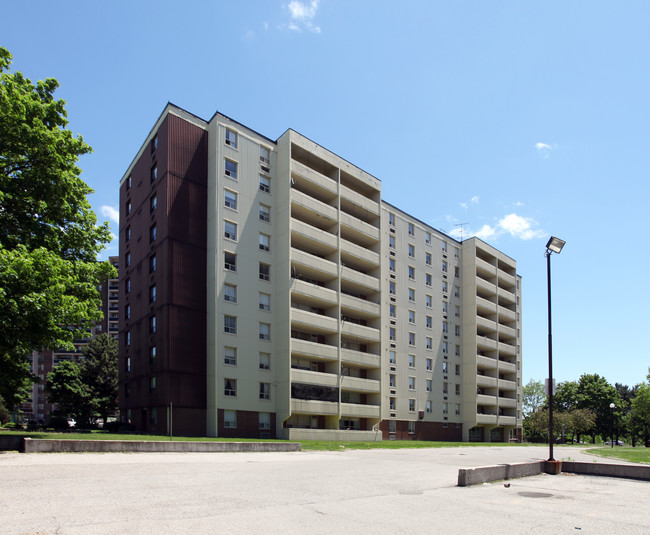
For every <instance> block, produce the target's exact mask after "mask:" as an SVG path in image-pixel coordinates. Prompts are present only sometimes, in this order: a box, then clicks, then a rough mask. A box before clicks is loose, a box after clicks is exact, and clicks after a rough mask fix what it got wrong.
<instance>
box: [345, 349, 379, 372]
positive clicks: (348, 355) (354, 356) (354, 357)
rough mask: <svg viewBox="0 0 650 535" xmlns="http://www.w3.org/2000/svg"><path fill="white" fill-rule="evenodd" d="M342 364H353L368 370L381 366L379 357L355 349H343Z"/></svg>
mask: <svg viewBox="0 0 650 535" xmlns="http://www.w3.org/2000/svg"><path fill="white" fill-rule="evenodd" d="M341 362H342V363H343V364H345V365H350V364H352V365H356V366H363V367H368V368H379V367H380V366H381V359H380V358H379V355H374V354H373V353H364V352H363V351H355V350H353V349H343V348H341Z"/></svg>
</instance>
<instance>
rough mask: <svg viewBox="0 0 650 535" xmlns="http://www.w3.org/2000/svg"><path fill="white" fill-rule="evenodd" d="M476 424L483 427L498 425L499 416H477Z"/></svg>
mask: <svg viewBox="0 0 650 535" xmlns="http://www.w3.org/2000/svg"><path fill="white" fill-rule="evenodd" d="M476 423H477V424H483V425H496V424H497V415H496V414H477V415H476Z"/></svg>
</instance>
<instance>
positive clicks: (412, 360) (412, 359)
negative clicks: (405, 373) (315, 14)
mask: <svg viewBox="0 0 650 535" xmlns="http://www.w3.org/2000/svg"><path fill="white" fill-rule="evenodd" d="M409 368H415V355H409Z"/></svg>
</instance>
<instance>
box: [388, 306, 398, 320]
mask: <svg viewBox="0 0 650 535" xmlns="http://www.w3.org/2000/svg"><path fill="white" fill-rule="evenodd" d="M388 309H389V311H390V317H391V318H396V317H397V307H396V306H395V305H393V304H392V303H391V304H390V305H389V307H388Z"/></svg>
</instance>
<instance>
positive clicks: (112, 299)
mask: <svg viewBox="0 0 650 535" xmlns="http://www.w3.org/2000/svg"><path fill="white" fill-rule="evenodd" d="M108 261H109V262H110V263H111V264H112V265H113V266H114V267H115V268H116V269H118V268H119V262H118V261H119V257H117V256H111V257H109V258H108ZM118 288H119V286H118V279H108V280H107V281H105V282H103V283H102V284H100V285H99V288H98V290H99V293H100V296H101V301H102V302H101V305H100V308H101V310H102V311H103V312H104V316H103V318H102V320H101V321H98V322H97V323H96V324H95V325H93V326H92V327H91V328H90V329H89V332H88V336H87V337H86V338H79V339H76V340H74V341H73V344H74V350H61V349H57V350H52V349H43V350H41V351H33V352H32V354H31V355H30V356H29V357H28V359H29V362H30V371H31V372H32V373H33V374H34V375H36V376H37V377H38V378H39V381H40V382H39V383H34V384H33V385H32V395H31V397H30V398H29V399H28V400H27V401H26V402H25V403H23V404H22V405H21V407H20V411H21V412H22V413H23V415H24V417H25V418H28V419H29V420H33V421H34V422H36V423H44V424H46V423H47V422H48V421H49V419H50V416H51V414H52V412H53V411H54V410H56V408H57V405H52V404H51V403H50V402H49V400H48V399H47V395H46V392H45V383H46V381H47V374H48V373H50V372H51V371H52V370H53V369H54V367H55V366H56V365H57V364H59V362H62V361H65V360H72V361H75V362H79V361H80V360H82V359H83V347H84V346H85V345H86V344H87V343H88V342H89V341H90V340H91V337H92V336H93V335H95V334H101V333H109V334H110V335H111V336H113V337H114V338H117V337H118V335H119V292H118Z"/></svg>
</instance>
